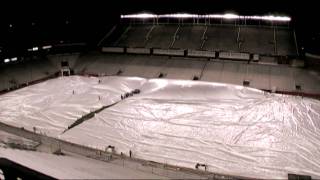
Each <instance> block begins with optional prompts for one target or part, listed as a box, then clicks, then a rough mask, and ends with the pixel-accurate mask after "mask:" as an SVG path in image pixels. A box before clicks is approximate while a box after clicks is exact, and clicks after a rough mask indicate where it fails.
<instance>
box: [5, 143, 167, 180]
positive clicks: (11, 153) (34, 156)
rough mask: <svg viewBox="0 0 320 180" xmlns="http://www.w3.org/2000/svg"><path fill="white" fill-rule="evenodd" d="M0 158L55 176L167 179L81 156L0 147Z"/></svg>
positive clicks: (64, 177)
mask: <svg viewBox="0 0 320 180" xmlns="http://www.w3.org/2000/svg"><path fill="white" fill-rule="evenodd" d="M0 158H6V159H8V160H11V161H14V162H16V163H18V164H20V165H23V166H25V167H28V168H30V169H34V170H36V171H38V172H41V173H43V174H46V175H48V176H51V177H54V178H57V179H166V178H165V177H163V176H158V175H155V174H151V173H147V172H141V171H137V170H134V169H130V168H126V167H122V166H119V165H115V164H111V163H106V162H102V161H98V160H93V159H88V158H84V157H72V156H58V155H53V154H47V153H40V152H34V151H21V150H14V149H5V148H0Z"/></svg>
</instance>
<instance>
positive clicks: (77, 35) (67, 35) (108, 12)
mask: <svg viewBox="0 0 320 180" xmlns="http://www.w3.org/2000/svg"><path fill="white" fill-rule="evenodd" d="M317 8H320V7H318V6H317V5H316V1H308V0H305V1H283V0H256V1H253V0H189V1H188V0H162V1H160V0H117V1H114V0H101V1H92V0H91V1H39V2H36V1H35V2H32V1H31V2H30V1H29V2H11V4H6V5H1V7H0V15H1V21H0V31H1V35H0V47H2V49H3V52H5V51H10V52H13V53H15V51H19V49H25V48H26V47H31V46H33V45H37V44H39V45H40V44H46V43H52V42H59V41H61V40H63V41H64V42H87V43H89V44H96V43H97V42H98V41H99V40H100V39H101V38H102V37H103V36H104V34H105V33H106V32H107V30H108V29H109V28H110V27H111V26H112V25H114V24H115V23H117V22H118V21H119V16H120V14H130V13H137V12H142V11H146V12H153V13H156V14H162V13H176V12H184V13H196V14H214V13H225V12H234V13H236V14H239V15H268V14H275V15H288V16H291V17H292V18H293V24H294V27H295V29H296V31H297V36H298V38H299V42H300V45H301V46H305V47H310V49H312V50H313V51H317V50H318V49H317V47H318V46H319V45H318V44H320V43H319V42H320V30H319V25H316V24H317V23H318V24H320V23H319V20H318V19H317V18H319V17H320V15H319V12H320V10H318V9H317ZM5 49H8V50H5ZM319 49H320V48H319ZM319 54H320V52H319Z"/></svg>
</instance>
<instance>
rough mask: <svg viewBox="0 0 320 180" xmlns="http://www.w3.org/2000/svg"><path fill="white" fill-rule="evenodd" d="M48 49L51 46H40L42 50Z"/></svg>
mask: <svg viewBox="0 0 320 180" xmlns="http://www.w3.org/2000/svg"><path fill="white" fill-rule="evenodd" d="M50 48H52V46H51V45H48V46H42V49H50Z"/></svg>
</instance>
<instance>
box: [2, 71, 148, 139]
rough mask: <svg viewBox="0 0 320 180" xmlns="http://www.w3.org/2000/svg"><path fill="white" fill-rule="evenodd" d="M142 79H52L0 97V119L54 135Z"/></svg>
mask: <svg viewBox="0 0 320 180" xmlns="http://www.w3.org/2000/svg"><path fill="white" fill-rule="evenodd" d="M99 80H100V82H99ZM144 81H145V80H144V79H140V78H125V79H124V78H117V77H104V78H95V77H81V76H71V77H60V78H57V79H52V80H49V81H46V82H43V83H39V84H36V85H32V86H29V87H25V88H23V89H20V90H17V91H13V92H10V93H8V94H5V95H2V96H0V121H1V122H4V123H6V124H10V125H13V126H17V127H24V128H25V129H27V130H31V131H34V130H36V131H37V132H41V133H44V134H47V135H49V136H54V137H56V136H57V135H59V134H60V133H62V132H63V131H64V130H65V129H67V127H68V126H69V125H71V124H72V123H74V122H75V121H76V120H77V119H79V118H81V117H82V116H83V115H85V114H88V113H90V112H92V111H95V110H97V109H99V108H101V107H102V106H107V105H110V104H113V103H115V102H118V101H120V100H121V94H124V93H125V92H129V91H132V90H133V89H135V88H136V87H139V86H141V83H143V82H144ZM34 127H35V129H34Z"/></svg>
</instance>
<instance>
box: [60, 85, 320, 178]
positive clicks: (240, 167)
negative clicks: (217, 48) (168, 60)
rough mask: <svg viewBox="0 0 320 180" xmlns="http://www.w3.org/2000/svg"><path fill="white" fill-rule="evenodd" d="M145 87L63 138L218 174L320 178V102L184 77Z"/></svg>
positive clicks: (70, 131)
mask: <svg viewBox="0 0 320 180" xmlns="http://www.w3.org/2000/svg"><path fill="white" fill-rule="evenodd" d="M140 89H141V94H139V95H136V96H133V97H130V98H127V99H125V100H123V101H121V102H120V103H118V104H117V105H115V106H112V107H110V108H108V109H105V110H103V111H102V112H100V113H99V114H97V115H96V116H95V117H94V118H92V119H90V120H88V121H85V122H84V123H82V124H80V125H79V126H77V127H75V128H73V129H71V130H69V131H67V132H66V133H65V134H63V135H62V136H61V137H60V138H62V139H63V140H67V141H70V142H73V143H77V144H82V145H85V146H89V147H94V148H99V149H102V150H103V149H105V148H106V147H107V146H108V145H114V146H115V149H116V151H117V152H118V153H120V152H123V153H125V154H128V153H129V151H130V150H131V151H132V152H133V155H134V157H137V158H142V159H146V160H152V161H157V162H162V163H168V164H172V165H179V166H184V167H190V168H194V167H195V165H196V163H204V164H207V165H208V170H209V171H212V172H216V173H225V174H231V175H239V176H246V177H254V178H268V179H270V178H271V179H275V178H281V179H286V178H287V176H288V173H297V174H305V175H311V176H312V177H313V178H320V161H319V160H320V148H319V147H320V133H319V130H320V114H319V112H320V102H319V101H317V100H312V99H308V98H301V97H294V96H287V95H275V94H269V93H264V92H262V91H259V90H255V89H250V88H244V87H240V86H233V85H226V84H218V83H207V82H198V81H182V80H165V79H151V80H149V81H148V82H146V83H145V84H144V85H143V86H142V87H141V88H140Z"/></svg>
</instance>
